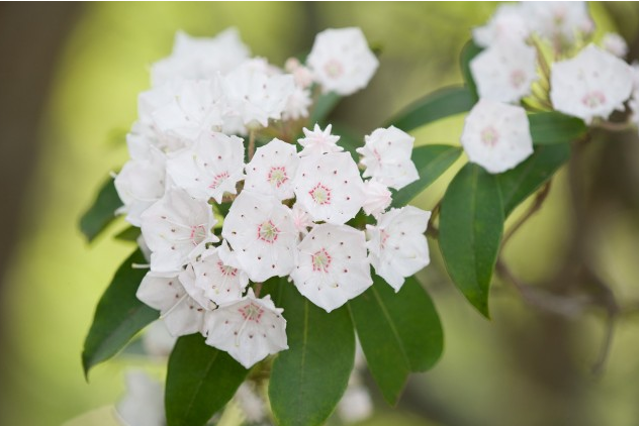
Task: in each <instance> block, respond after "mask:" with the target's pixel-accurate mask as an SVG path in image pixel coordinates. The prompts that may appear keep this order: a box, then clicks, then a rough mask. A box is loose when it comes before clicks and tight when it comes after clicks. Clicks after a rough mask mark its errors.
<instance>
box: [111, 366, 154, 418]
mask: <svg viewBox="0 0 639 426" xmlns="http://www.w3.org/2000/svg"><path fill="white" fill-rule="evenodd" d="M140 407H144V409H140ZM115 413H116V417H117V419H118V420H119V422H120V424H122V425H124V426H164V425H166V416H165V414H164V389H163V388H162V383H160V381H158V380H155V379H152V378H151V377H149V375H148V374H147V373H145V372H144V371H142V370H130V371H127V372H126V394H125V395H124V397H123V398H122V399H121V400H120V401H119V402H118V403H117V405H116V407H115Z"/></svg>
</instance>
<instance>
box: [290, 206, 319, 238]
mask: <svg viewBox="0 0 639 426" xmlns="http://www.w3.org/2000/svg"><path fill="white" fill-rule="evenodd" d="M291 217H292V218H293V223H294V224H295V229H297V231H298V232H299V233H301V234H303V235H306V234H308V228H312V227H313V226H314V225H315V223H314V222H313V219H312V218H311V215H310V214H308V212H307V211H306V209H305V208H304V207H302V206H301V205H300V203H295V204H294V205H293V208H292V209H291Z"/></svg>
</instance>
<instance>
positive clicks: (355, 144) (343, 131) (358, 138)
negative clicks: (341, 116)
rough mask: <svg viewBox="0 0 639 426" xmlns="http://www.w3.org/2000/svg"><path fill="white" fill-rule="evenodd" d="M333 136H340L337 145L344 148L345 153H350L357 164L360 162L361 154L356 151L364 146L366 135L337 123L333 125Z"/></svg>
mask: <svg viewBox="0 0 639 426" xmlns="http://www.w3.org/2000/svg"><path fill="white" fill-rule="evenodd" d="M333 134H334V135H339V141H337V144H338V145H339V146H341V147H342V148H344V150H345V151H348V152H350V154H351V157H353V160H355V162H356V163H357V162H359V154H358V153H357V151H356V150H357V148H361V147H362V146H364V135H362V134H360V133H358V132H357V131H356V130H354V129H353V128H351V127H348V126H345V125H344V124H342V123H335V124H334V125H333Z"/></svg>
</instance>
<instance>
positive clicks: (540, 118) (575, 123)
mask: <svg viewBox="0 0 639 426" xmlns="http://www.w3.org/2000/svg"><path fill="white" fill-rule="evenodd" d="M528 120H529V121H530V134H531V135H532V139H533V144H535V145H549V144H558V143H566V142H572V141H574V140H575V139H578V138H580V137H582V136H583V135H584V134H585V133H586V130H587V127H586V125H585V124H584V122H583V120H581V119H579V118H576V117H569V116H567V115H564V114H561V113H559V112H554V111H553V112H540V113H537V114H530V115H529V116H528Z"/></svg>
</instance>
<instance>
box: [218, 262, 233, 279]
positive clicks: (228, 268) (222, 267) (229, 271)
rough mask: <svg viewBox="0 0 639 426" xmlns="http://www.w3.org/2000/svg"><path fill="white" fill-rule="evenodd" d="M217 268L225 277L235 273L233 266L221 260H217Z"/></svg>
mask: <svg viewBox="0 0 639 426" xmlns="http://www.w3.org/2000/svg"><path fill="white" fill-rule="evenodd" d="M217 268H218V269H219V270H220V273H221V274H222V275H223V276H225V277H234V276H236V275H237V269H235V268H233V267H232V266H228V265H225V264H223V263H222V261H221V260H220V261H218V262H217Z"/></svg>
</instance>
